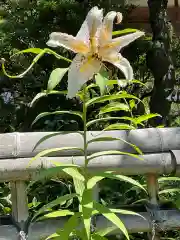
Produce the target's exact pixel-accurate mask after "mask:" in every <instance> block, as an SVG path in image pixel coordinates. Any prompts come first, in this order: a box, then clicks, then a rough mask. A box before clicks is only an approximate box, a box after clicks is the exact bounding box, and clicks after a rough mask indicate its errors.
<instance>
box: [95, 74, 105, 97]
mask: <svg viewBox="0 0 180 240" xmlns="http://www.w3.org/2000/svg"><path fill="white" fill-rule="evenodd" d="M95 80H96V83H97V85H98V86H99V88H100V92H101V95H103V94H104V91H105V89H106V85H107V82H108V78H107V77H106V76H105V74H103V73H97V74H96V75H95Z"/></svg>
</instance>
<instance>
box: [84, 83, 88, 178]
mask: <svg viewBox="0 0 180 240" xmlns="http://www.w3.org/2000/svg"><path fill="white" fill-rule="evenodd" d="M83 123H84V126H83V139H84V173H85V179H87V165H88V159H87V126H86V123H87V108H86V86H84V89H83ZM86 182H87V181H86Z"/></svg>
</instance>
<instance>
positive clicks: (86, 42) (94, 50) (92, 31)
mask: <svg viewBox="0 0 180 240" xmlns="http://www.w3.org/2000/svg"><path fill="white" fill-rule="evenodd" d="M115 19H117V21H118V23H120V22H121V21H122V14H121V13H119V12H114V11H111V12H109V13H108V14H107V15H106V16H105V17H104V18H103V10H102V9H98V7H93V8H92V9H91V10H90V11H89V13H88V14H87V17H86V19H85V21H84V23H83V24H82V26H81V28H80V30H79V32H78V33H77V35H76V37H74V36H72V35H68V34H66V33H61V32H53V33H51V34H50V36H49V41H48V42H47V45H48V46H50V47H64V48H66V49H69V50H71V51H73V52H74V53H77V54H76V56H75V58H74V59H73V61H72V63H71V65H70V67H69V71H68V94H67V97H69V98H72V97H74V96H75V95H76V93H77V92H78V91H79V90H80V89H81V87H82V85H83V84H84V83H86V82H87V81H88V80H90V79H92V78H93V76H94V74H97V73H98V72H99V71H100V68H101V66H102V64H103V61H105V62H109V63H112V64H113V65H114V66H116V67H117V68H119V69H120V70H121V71H122V72H123V74H124V75H125V78H126V79H128V80H132V79H133V70H132V67H131V65H130V63H129V61H128V60H127V59H126V58H124V57H123V56H122V55H121V54H120V53H119V51H120V50H121V49H122V48H123V47H125V46H127V45H128V44H130V43H131V42H133V41H134V40H136V39H137V38H139V37H141V36H142V35H144V32H141V31H137V32H135V33H132V34H128V35H125V36H121V37H117V38H112V31H113V22H114V20H115Z"/></svg>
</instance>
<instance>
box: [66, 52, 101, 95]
mask: <svg viewBox="0 0 180 240" xmlns="http://www.w3.org/2000/svg"><path fill="white" fill-rule="evenodd" d="M100 68H101V62H100V61H99V60H97V59H94V58H91V57H88V56H87V57H85V56H83V55H82V54H77V55H76V57H75V58H74V59H73V61H72V63H71V65H70V68H69V72H68V94H67V97H68V98H73V97H75V96H76V93H77V92H78V91H79V90H80V89H81V87H82V85H83V84H84V83H86V82H87V81H88V80H89V79H92V78H93V76H94V74H96V73H98V72H99V70H100Z"/></svg>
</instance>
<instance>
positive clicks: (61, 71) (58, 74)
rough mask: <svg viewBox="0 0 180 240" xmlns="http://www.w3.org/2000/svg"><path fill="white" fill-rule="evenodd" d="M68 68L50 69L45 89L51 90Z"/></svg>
mask: <svg viewBox="0 0 180 240" xmlns="http://www.w3.org/2000/svg"><path fill="white" fill-rule="evenodd" d="M68 69H69V68H56V69H54V70H53V71H52V73H51V75H50V78H49V81H48V86H47V90H48V91H51V90H53V89H54V88H55V87H56V86H57V85H58V84H59V83H60V81H61V80H62V78H63V77H64V75H65V74H66V72H67V71H68Z"/></svg>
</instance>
